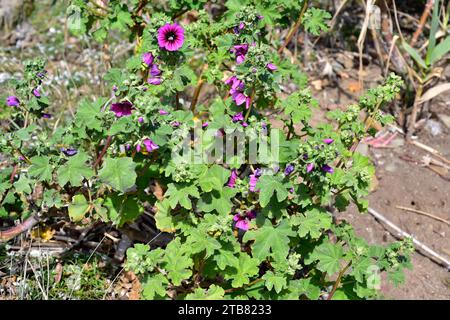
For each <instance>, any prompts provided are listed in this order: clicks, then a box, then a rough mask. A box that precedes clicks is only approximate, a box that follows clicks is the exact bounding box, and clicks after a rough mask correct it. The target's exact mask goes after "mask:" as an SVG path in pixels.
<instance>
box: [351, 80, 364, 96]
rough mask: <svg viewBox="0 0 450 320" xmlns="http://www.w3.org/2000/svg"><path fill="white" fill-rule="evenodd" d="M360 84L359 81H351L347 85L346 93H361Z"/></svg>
mask: <svg viewBox="0 0 450 320" xmlns="http://www.w3.org/2000/svg"><path fill="white" fill-rule="evenodd" d="M361 89H362V88H361V84H360V83H359V81H353V82H350V83H349V85H348V91H350V92H352V93H358V92H360V91H361Z"/></svg>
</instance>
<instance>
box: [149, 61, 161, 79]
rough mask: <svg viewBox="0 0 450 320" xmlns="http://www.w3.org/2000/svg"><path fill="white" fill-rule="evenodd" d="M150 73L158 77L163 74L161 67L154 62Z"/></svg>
mask: <svg viewBox="0 0 450 320" xmlns="http://www.w3.org/2000/svg"><path fill="white" fill-rule="evenodd" d="M150 74H151V75H152V76H153V77H157V76H159V75H161V70H159V68H158V66H157V65H156V64H152V66H151V68H150Z"/></svg>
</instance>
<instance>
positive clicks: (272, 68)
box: [266, 63, 278, 72]
mask: <svg viewBox="0 0 450 320" xmlns="http://www.w3.org/2000/svg"><path fill="white" fill-rule="evenodd" d="M266 68H267V70H269V71H271V72H272V71H275V70H277V69H278V68H277V66H276V65H274V64H273V63H268V64H266Z"/></svg>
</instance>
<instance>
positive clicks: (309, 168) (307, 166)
mask: <svg viewBox="0 0 450 320" xmlns="http://www.w3.org/2000/svg"><path fill="white" fill-rule="evenodd" d="M313 169H314V163H308V164H307V165H306V172H308V173H310V172H311V171H313Z"/></svg>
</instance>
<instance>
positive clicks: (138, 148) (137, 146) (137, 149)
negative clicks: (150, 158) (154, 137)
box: [136, 143, 141, 152]
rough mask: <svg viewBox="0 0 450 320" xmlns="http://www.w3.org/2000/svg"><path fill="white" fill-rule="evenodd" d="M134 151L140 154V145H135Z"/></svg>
mask: <svg viewBox="0 0 450 320" xmlns="http://www.w3.org/2000/svg"><path fill="white" fill-rule="evenodd" d="M136 151H137V152H140V151H141V145H140V144H139V143H138V144H137V145H136Z"/></svg>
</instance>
